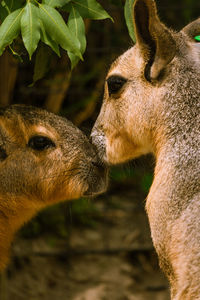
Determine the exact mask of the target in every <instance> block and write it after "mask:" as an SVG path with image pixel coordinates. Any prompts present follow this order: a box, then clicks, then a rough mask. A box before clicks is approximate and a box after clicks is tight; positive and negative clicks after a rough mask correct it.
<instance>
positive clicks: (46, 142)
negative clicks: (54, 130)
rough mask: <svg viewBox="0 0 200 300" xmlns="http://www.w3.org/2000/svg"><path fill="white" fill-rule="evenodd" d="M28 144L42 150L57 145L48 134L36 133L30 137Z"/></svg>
mask: <svg viewBox="0 0 200 300" xmlns="http://www.w3.org/2000/svg"><path fill="white" fill-rule="evenodd" d="M28 146H29V147H30V148H32V149H34V150H38V151H42V150H45V149H48V148H51V147H55V146H56V145H55V143H54V142H53V141H52V140H51V139H50V138H48V137H46V136H41V135H35V136H33V137H31V138H30V140H29V142H28Z"/></svg>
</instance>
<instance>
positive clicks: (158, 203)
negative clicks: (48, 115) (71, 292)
mask: <svg viewBox="0 0 200 300" xmlns="http://www.w3.org/2000/svg"><path fill="white" fill-rule="evenodd" d="M133 15H134V25H135V32H136V45H135V46H134V47H133V48H131V49H129V50H128V51H126V52H125V53H124V54H122V55H121V56H120V57H119V58H118V59H117V60H116V61H115V62H114V63H113V65H112V66H111V68H110V70H109V72H108V75H107V78H106V83H105V94H104V100H103V104H102V108H101V111H100V114H99V116H98V119H97V121H96V123H95V125H94V128H93V130H92V134H91V137H92V141H93V143H94V144H95V145H96V147H97V148H98V150H99V154H100V156H101V157H102V159H103V160H104V161H105V162H107V163H108V164H116V163H122V162H124V161H126V160H129V159H133V158H135V157H138V156H140V155H141V154H146V153H149V152H151V153H153V154H154V155H155V158H156V167H155V174H154V180H153V184H152V186H151V189H150V192H149V195H148V198H147V201H146V210H147V214H148V217H149V222H150V227H151V234H152V239H153V243H154V246H155V248H156V251H157V253H158V256H159V260H160V265H161V267H162V269H163V270H164V272H165V274H166V275H167V277H168V278H169V281H170V284H171V296H172V299H174V300H180V299H181V300H183V299H187V300H192V299H200V280H199V278H200V43H196V42H195V40H194V37H195V35H197V34H198V35H199V34H200V19H198V20H196V21H194V22H193V23H191V24H189V25H188V26H186V27H185V28H184V29H183V30H182V31H180V32H174V31H172V30H170V29H168V28H167V27H166V26H165V25H163V24H162V23H161V22H160V20H159V18H158V15H157V11H156V6H155V2H154V1H153V0H136V1H135V4H134V8H133ZM113 76H115V77H116V76H117V78H119V76H120V77H122V78H124V79H125V80H126V82H125V83H123V84H122V85H121V87H120V88H119V90H117V91H114V92H113V90H112V89H113V85H112V83H111V85H110V87H109V82H110V81H109V80H111V78H113ZM115 80H116V79H115Z"/></svg>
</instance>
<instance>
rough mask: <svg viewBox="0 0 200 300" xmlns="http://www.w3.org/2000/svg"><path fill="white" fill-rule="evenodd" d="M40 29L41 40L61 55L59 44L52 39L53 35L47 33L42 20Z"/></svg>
mask: <svg viewBox="0 0 200 300" xmlns="http://www.w3.org/2000/svg"><path fill="white" fill-rule="evenodd" d="M40 29H41V41H42V42H43V43H44V44H46V45H48V46H49V47H51V49H52V50H53V51H54V52H55V53H56V54H57V55H58V56H59V57H60V50H59V45H58V44H57V43H56V42H55V41H53V40H52V39H51V37H50V36H49V35H48V34H47V33H46V31H45V29H44V25H43V23H42V21H41V20H40Z"/></svg>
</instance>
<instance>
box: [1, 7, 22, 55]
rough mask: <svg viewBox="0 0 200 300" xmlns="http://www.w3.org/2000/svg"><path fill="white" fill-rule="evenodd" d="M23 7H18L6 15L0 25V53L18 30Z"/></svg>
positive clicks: (16, 34)
mask: <svg viewBox="0 0 200 300" xmlns="http://www.w3.org/2000/svg"><path fill="white" fill-rule="evenodd" d="M23 11H24V8H20V9H17V10H15V11H14V12H12V13H11V14H10V15H8V16H7V17H6V18H5V20H4V21H3V23H2V24H1V26H0V55H1V54H2V53H3V51H4V49H5V47H6V46H7V45H10V44H11V43H12V41H13V40H14V39H15V38H16V37H17V36H18V34H19V32H20V21H21V16H22V13H23Z"/></svg>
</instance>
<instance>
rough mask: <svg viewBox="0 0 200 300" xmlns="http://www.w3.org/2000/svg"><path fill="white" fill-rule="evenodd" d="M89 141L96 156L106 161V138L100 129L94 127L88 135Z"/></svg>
mask: <svg viewBox="0 0 200 300" xmlns="http://www.w3.org/2000/svg"><path fill="white" fill-rule="evenodd" d="M90 140H91V143H92V144H93V145H94V146H95V148H96V151H97V153H98V156H99V157H100V158H101V161H104V162H105V161H106V158H105V156H106V140H105V135H104V133H103V132H102V131H98V130H96V129H93V130H92V133H91V135H90Z"/></svg>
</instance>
